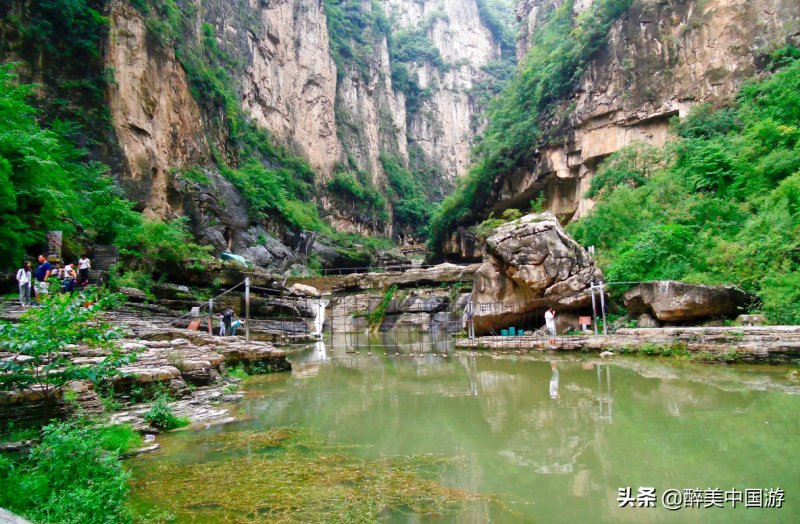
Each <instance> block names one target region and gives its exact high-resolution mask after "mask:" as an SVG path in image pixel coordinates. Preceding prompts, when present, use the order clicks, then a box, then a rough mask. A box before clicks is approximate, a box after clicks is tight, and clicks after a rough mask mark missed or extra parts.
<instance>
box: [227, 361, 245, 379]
mask: <svg viewBox="0 0 800 524" xmlns="http://www.w3.org/2000/svg"><path fill="white" fill-rule="evenodd" d="M228 376H231V377H233V378H238V379H240V380H245V379H247V378H249V377H250V374H249V373H248V372H247V371H246V370H245V369H244V365H243V364H240V365H238V366H236V367H233V368H230V369H229V370H228Z"/></svg>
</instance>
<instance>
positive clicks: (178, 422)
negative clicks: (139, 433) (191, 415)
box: [144, 393, 191, 430]
mask: <svg viewBox="0 0 800 524" xmlns="http://www.w3.org/2000/svg"><path fill="white" fill-rule="evenodd" d="M144 419H145V420H146V421H147V423H148V424H150V425H151V426H154V427H156V428H159V429H164V430H170V429H175V428H182V427H184V426H188V425H189V424H190V423H191V422H190V420H189V419H188V418H187V417H176V416H175V412H174V411H173V410H172V407H170V405H169V397H168V396H167V395H166V394H165V393H161V394H159V395H158V396H157V397H156V401H155V402H154V403H153V405H152V406H151V407H150V409H149V410H148V411H147V413H145V414H144Z"/></svg>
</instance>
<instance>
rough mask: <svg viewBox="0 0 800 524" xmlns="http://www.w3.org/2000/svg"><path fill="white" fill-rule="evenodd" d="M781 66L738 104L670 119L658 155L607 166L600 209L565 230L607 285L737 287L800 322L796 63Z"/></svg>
mask: <svg viewBox="0 0 800 524" xmlns="http://www.w3.org/2000/svg"><path fill="white" fill-rule="evenodd" d="M787 56H791V53H787ZM781 63H782V64H784V68H783V69H782V70H780V71H777V72H776V73H775V74H773V76H772V77H770V78H768V79H765V80H763V81H761V82H751V83H749V84H747V85H745V86H744V87H743V88H742V90H741V92H740V94H739V96H738V98H737V100H736V102H735V103H734V104H732V105H731V106H729V107H725V108H722V109H719V110H716V111H713V110H712V109H711V108H710V107H708V106H704V105H701V106H698V107H697V108H695V109H694V110H693V111H692V112H691V113H690V115H689V116H688V117H686V118H683V119H679V120H675V121H674V122H673V131H674V133H675V139H674V140H673V141H672V142H671V143H669V144H668V145H667V147H666V148H665V149H664V150H663V151H657V150H654V149H653V148H651V147H649V146H643V145H634V146H631V147H628V148H624V149H623V150H620V151H618V152H617V153H615V154H614V155H612V156H611V157H610V158H609V159H608V160H607V161H606V162H605V164H604V165H603V167H602V168H601V170H600V172H599V173H598V176H597V177H596V178H595V179H594V181H593V182H592V190H593V191H594V194H596V195H597V198H598V202H597V205H596V206H595V209H594V210H593V212H592V213H591V214H589V215H588V216H586V217H585V218H583V219H581V220H580V221H579V222H578V223H576V224H571V225H570V226H568V231H569V232H570V233H572V235H573V236H574V237H575V239H576V240H577V241H578V242H580V243H581V244H583V245H594V246H596V247H597V255H596V259H597V261H598V262H599V263H600V265H601V266H602V268H603V271H604V273H605V275H606V277H607V279H608V280H609V281H628V280H665V279H674V280H683V281H687V282H696V283H705V284H732V285H737V286H741V287H743V288H744V289H746V290H748V291H752V292H754V293H756V294H757V295H758V299H759V300H758V301H757V302H756V303H754V304H752V305H751V309H752V310H757V309H759V308H763V312H764V313H766V314H767V316H768V318H769V319H770V321H771V322H772V323H788V324H795V323H800V307H798V306H797V304H798V303H799V302H798V300H800V292H798V291H797V290H798V289H800V276H798V275H800V259H798V257H797V255H796V253H797V252H798V250H800V234H799V233H798V232H800V198H799V197H798V195H800V109H798V107H800V95H799V94H798V92H800V61H792V60H791V59H789V58H785V59H783V60H782V62H781ZM787 64H788V65H787Z"/></svg>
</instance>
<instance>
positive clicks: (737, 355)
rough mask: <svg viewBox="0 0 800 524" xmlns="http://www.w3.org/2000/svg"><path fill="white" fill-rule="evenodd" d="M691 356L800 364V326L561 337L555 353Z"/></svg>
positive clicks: (489, 341)
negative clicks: (641, 352)
mask: <svg viewBox="0 0 800 524" xmlns="http://www.w3.org/2000/svg"><path fill="white" fill-rule="evenodd" d="M456 347H459V348H470V349H490V350H539V351H544V350H547V349H548V347H549V342H548V339H547V336H546V335H544V334H541V333H539V334H535V335H533V336H522V337H519V336H517V337H511V336H507V337H503V336H499V337H498V336H486V337H478V338H475V339H472V340H470V339H461V340H458V341H457V342H456ZM667 349H669V350H671V351H670V352H668V354H687V355H690V356H696V357H697V358H698V359H700V360H703V361H707V362H765V363H790V362H791V363H798V362H800V326H731V327H668V328H634V329H628V328H620V329H618V330H617V331H616V332H615V333H614V334H612V335H566V336H562V335H560V336H558V338H557V343H556V351H584V352H585V351H589V352H611V353H613V352H618V353H630V352H638V351H640V350H644V351H643V352H644V353H645V354H653V355H659V354H661V353H663V352H664V350H667Z"/></svg>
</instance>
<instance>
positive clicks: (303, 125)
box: [106, 0, 500, 244]
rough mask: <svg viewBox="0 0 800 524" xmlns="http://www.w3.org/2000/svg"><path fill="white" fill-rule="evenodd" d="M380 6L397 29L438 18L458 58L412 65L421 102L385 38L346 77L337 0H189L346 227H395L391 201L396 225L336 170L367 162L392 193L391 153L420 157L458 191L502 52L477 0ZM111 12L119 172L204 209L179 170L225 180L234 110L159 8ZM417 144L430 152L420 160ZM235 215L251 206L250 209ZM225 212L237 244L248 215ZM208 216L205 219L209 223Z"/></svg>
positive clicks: (250, 104) (248, 99)
mask: <svg viewBox="0 0 800 524" xmlns="http://www.w3.org/2000/svg"><path fill="white" fill-rule="evenodd" d="M376 5H378V7H382V8H383V9H384V10H385V12H386V13H387V15H388V16H389V18H390V20H391V21H392V30H393V31H395V32H396V31H401V30H418V28H419V27H421V26H422V25H423V24H425V26H424V27H425V28H424V32H425V34H426V35H427V36H428V37H429V38H430V39H431V41H433V43H434V45H435V46H436V47H437V48H438V50H439V52H440V53H441V56H442V58H443V60H444V61H445V62H446V63H447V67H445V68H440V67H437V66H436V65H434V64H431V63H428V62H424V63H419V64H417V63H414V64H411V66H412V67H411V71H412V74H413V75H415V76H416V78H417V81H418V83H419V85H420V87H421V88H423V89H429V90H430V94H429V95H428V96H426V97H425V98H424V100H423V103H422V108H421V109H420V110H418V111H415V112H414V113H413V114H410V115H409V114H407V111H406V97H405V94H404V93H403V92H401V91H399V90H395V89H394V88H393V86H392V63H391V60H392V59H391V57H390V49H389V45H388V42H387V39H386V38H385V37H382V39H380V40H379V41H377V42H375V43H374V44H373V45H372V46H371V54H370V58H369V64H368V67H367V68H366V69H367V70H364V68H363V67H362V68H359V67H358V65H357V64H355V63H349V62H348V63H345V64H344V65H343V67H342V69H343V71H340V72H339V76H338V78H337V67H336V64H335V62H334V59H333V57H332V53H331V35H329V33H328V27H327V23H328V22H327V19H326V12H325V9H326V7H325V4H324V2H320V1H316V0H276V1H270V2H264V1H261V0H239V1H235V2H234V1H231V0H211V1H208V2H203V3H200V2H197V1H195V2H193V3H191V4H190V5H189V7H190V8H191V14H190V15H189V16H190V17H192V18H191V23H189V24H188V25H189V28H188V30H187V31H186V34H185V35H183V38H184V40H185V41H188V42H192V41H194V42H201V41H203V39H213V42H212V44H213V46H214V48H218V49H219V51H220V53H224V56H225V57H226V58H225V61H224V62H225V68H226V70H227V73H228V77H229V81H230V83H231V85H232V86H233V88H234V89H235V92H236V94H237V96H238V98H239V100H238V103H240V104H241V110H242V112H243V114H244V115H246V116H247V117H248V118H249V119H251V120H252V121H253V122H255V123H256V124H257V125H258V126H261V127H263V128H265V129H267V130H268V131H269V132H270V134H271V135H272V137H273V138H274V139H275V141H276V142H277V143H278V144H282V145H285V146H287V147H288V148H289V150H290V151H292V152H294V153H296V154H298V155H299V156H301V157H302V158H304V159H305V160H307V161H308V163H309V164H310V166H311V167H312V168H313V169H314V171H315V172H316V173H317V175H318V177H317V186H318V196H317V202H318V204H319V205H320V206H321V208H322V209H323V210H324V213H325V215H326V220H327V221H328V222H329V223H330V224H331V226H332V227H334V229H337V230H349V231H356V232H359V233H362V234H367V235H385V236H391V235H392V233H393V229H392V220H391V212H392V205H391V202H390V201H389V205H388V210H387V211H388V213H389V220H388V224H383V225H377V224H376V223H375V221H374V220H372V219H368V218H366V217H365V216H364V214H363V213H361V212H360V210H359V209H358V204H357V203H351V205H346V204H343V203H342V201H341V199H339V200H337V199H336V198H334V195H331V194H330V193H329V192H328V191H327V190H326V189H327V185H326V184H327V182H328V181H329V180H331V178H332V177H333V174H334V173H335V172H336V171H337V170H340V169H356V170H358V171H361V172H364V173H366V176H367V177H368V179H369V180H370V182H371V185H372V186H373V187H374V188H376V189H377V190H378V191H380V192H382V193H386V190H387V188H388V186H389V183H388V180H387V176H386V173H385V170H384V168H383V165H382V162H381V155H382V154H386V155H389V156H391V157H394V158H396V159H397V160H398V161H399V162H400V163H401V164H402V165H405V166H406V167H416V168H421V167H423V166H424V167H425V168H427V173H428V174H429V176H430V177H431V178H432V179H431V180H429V181H428V182H430V186H431V187H433V188H436V189H438V190H439V192H440V193H442V194H446V193H447V192H448V191H449V189H450V188H451V187H452V186H453V185H454V183H455V179H456V177H457V176H459V175H462V174H464V173H465V172H466V170H467V167H468V165H469V155H470V148H471V147H472V144H473V140H474V138H475V135H476V133H477V132H478V130H479V128H480V122H481V118H480V112H481V110H482V108H480V107H477V106H476V104H475V102H474V100H473V99H472V97H471V95H470V93H469V91H470V89H471V88H472V87H473V84H474V82H475V81H476V80H477V79H480V78H482V77H483V76H484V75H485V73H483V72H482V71H481V69H480V67H481V66H482V65H484V64H486V63H489V62H491V61H493V60H497V59H498V58H499V56H500V50H499V47H498V45H497V44H496V43H495V42H494V41H493V39H492V34H491V32H490V31H489V30H488V29H487V28H486V26H485V25H484V24H483V22H482V21H481V18H480V15H479V12H478V8H477V4H476V2H475V0H453V1H449V2H444V3H439V2H432V1H431V2H421V3H420V2H414V1H411V0H382V3H381V4H376ZM350 8H352V6H351V7H350ZM358 8H359V9H361V10H362V11H364V12H369V11H371V10H372V8H373V5H372V4H371V3H370V2H361V3H360V4H359V7H358ZM151 12H152V11H151ZM109 14H110V18H111V20H112V25H111V35H110V38H109V42H108V46H107V47H108V48H107V52H106V66H107V67H108V68H109V69H110V70H112V71H113V72H114V78H115V82H114V83H112V84H111V85H110V86H109V88H108V90H109V94H108V97H109V100H110V103H111V107H112V117H113V127H114V130H115V133H116V138H117V140H118V142H119V146H120V150H121V151H122V152H123V153H124V155H123V156H124V159H123V162H122V166H123V168H124V169H123V171H124V172H123V173H121V174H120V175H119V178H120V180H121V182H122V185H123V186H124V187H125V189H126V191H127V192H128V194H129V195H130V196H131V198H132V199H133V200H134V201H136V202H137V203H139V205H140V207H141V208H142V209H143V210H144V211H145V212H146V213H147V214H148V215H150V216H154V217H155V216H158V217H162V218H172V217H174V216H177V215H179V214H182V213H183V214H186V213H188V214H190V215H191V214H192V213H190V212H188V211H187V206H186V202H185V200H186V199H185V198H178V199H177V200H176V198H174V197H173V198H172V200H173V201H174V202H172V204H171V203H170V196H169V195H170V191H171V189H170V187H173V189H174V186H175V183H174V181H172V182H171V181H170V176H171V175H170V174H171V173H173V174H174V173H175V172H179V171H181V170H185V169H194V168H200V169H202V170H203V171H204V172H205V171H210V172H211V173H212V174H211V175H210V176H212V178H213V179H214V180H213V181H214V184H212V185H215V184H216V183H217V178H218V175H219V173H218V172H217V171H216V169H215V168H214V166H213V162H211V161H210V158H211V150H212V149H213V150H215V151H217V152H219V154H221V155H223V156H225V155H228V156H232V155H231V149H232V148H236V147H237V145H236V144H235V143H231V140H230V137H228V136H226V133H227V130H226V127H225V124H226V122H227V120H228V119H229V116H230V115H227V114H226V111H228V110H226V109H225V108H221V107H216V106H214V105H210V104H208V103H203V101H202V100H200V101H198V100H194V99H193V97H192V93H193V92H192V89H191V83H190V82H189V79H188V78H187V74H186V72H185V71H184V70H183V68H182V67H181V63H180V61H179V60H177V59H176V53H175V50H174V45H173V44H172V42H170V41H169V39H166V40H165V39H164V38H158V35H157V34H152V33H154V31H152V30H151V29H150V27H151V26H149V25H148V20H147V17H144V16H143V15H142V14H141V13H140V12H139V11H137V10H136V9H134V8H133V7H132V6H130V5H129V4H127V3H125V2H115V3H113V4H111V7H110V9H109ZM431 16H434V17H435V20H433V23H429V19H430V17H431ZM411 148H415V151H416V152H417V154H416V155H414V166H411V165H410V160H411V157H410V154H409V150H410V149H411ZM342 166H344V168H343V167H342ZM267 167H276V166H267ZM207 176H208V175H207ZM201 185H202V184H201ZM228 185H229V184H228ZM227 189H231V188H226V190H227ZM201 192H203V191H202V190H201ZM233 192H234V193H235V190H233ZM173 193H175V191H173ZM184 193H186V191H184ZM193 199H195V200H196V198H194V197H193ZM239 200H241V199H239ZM245 208H246V206H245ZM230 214H231V213H223V215H230ZM233 214H236V215H239V216H246V209H237V210H236V211H235V212H234V213H233ZM220 218H221V220H222V221H223V222H227V223H226V226H225V227H226V228H227V230H228V232H227V233H225V235H224V238H225V239H226V242H228V243H230V238H231V237H232V236H235V235H236V234H237V232H241V230H242V228H243V225H242V223H241V222H242V220H235V221H231V220H225V218H224V217H220ZM200 225H204V226H207V225H208V224H203V221H202V220H201V221H200V222H199V223H198V224H196V226H198V227H199V226H200ZM198 227H195V228H194V229H195V231H198V232H200V233H202V232H203V231H204V230H205V229H203V230H202V231H200V230H198ZM247 227H249V225H246V226H244V229H247ZM201 236H202V235H201ZM217 236H218V235H217ZM215 244H219V242H215Z"/></svg>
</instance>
